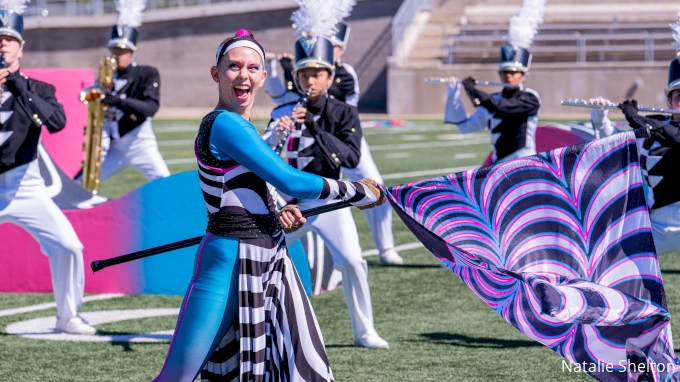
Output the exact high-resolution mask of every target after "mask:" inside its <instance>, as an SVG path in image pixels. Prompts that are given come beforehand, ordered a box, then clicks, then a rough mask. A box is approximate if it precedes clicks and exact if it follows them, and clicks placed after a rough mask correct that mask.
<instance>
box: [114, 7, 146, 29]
mask: <svg viewBox="0 0 680 382" xmlns="http://www.w3.org/2000/svg"><path fill="white" fill-rule="evenodd" d="M146 1H147V0H117V1H116V10H117V11H118V21H117V22H116V25H127V26H129V27H132V28H137V27H138V26H140V25H142V16H143V15H144V14H143V13H144V8H146Z"/></svg>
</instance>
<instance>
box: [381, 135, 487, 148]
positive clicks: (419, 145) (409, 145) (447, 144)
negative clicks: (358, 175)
mask: <svg viewBox="0 0 680 382" xmlns="http://www.w3.org/2000/svg"><path fill="white" fill-rule="evenodd" d="M489 143H490V142H489V138H474V139H470V140H469V141H444V142H442V141H433V142H419V143H396V144H391V145H375V146H371V151H385V150H412V149H429V148H431V147H458V146H474V145H482V144H487V145H488V144H489Z"/></svg>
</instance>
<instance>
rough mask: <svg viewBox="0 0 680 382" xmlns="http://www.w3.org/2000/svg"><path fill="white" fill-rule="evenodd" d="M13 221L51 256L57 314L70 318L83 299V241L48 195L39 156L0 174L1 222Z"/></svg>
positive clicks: (43, 251)
mask: <svg viewBox="0 0 680 382" xmlns="http://www.w3.org/2000/svg"><path fill="white" fill-rule="evenodd" d="M2 223H14V224H16V225H18V226H20V227H22V228H23V229H25V230H26V231H28V232H29V233H30V234H31V236H33V238H34V239H35V240H37V241H38V243H39V244H40V249H41V251H42V253H44V254H45V255H47V257H49V259H50V271H51V273H52V287H53V289H54V299H55V301H56V303H57V318H70V317H74V316H75V315H76V310H77V309H78V307H80V305H82V303H83V290H84V288H85V273H84V270H83V245H82V244H81V243H80V240H78V236H77V235H76V232H75V231H74V230H73V227H72V226H71V223H70V222H69V221H68V219H67V218H66V216H64V213H63V212H61V210H60V209H59V207H57V205H56V204H54V202H53V201H52V199H51V198H50V197H49V196H48V195H47V192H46V190H45V181H44V180H43V178H42V177H41V176H40V167H39V166H38V160H37V159H36V160H34V161H32V162H30V163H28V164H25V165H23V166H19V167H17V168H14V169H12V170H9V171H7V172H5V173H2V174H0V224H2Z"/></svg>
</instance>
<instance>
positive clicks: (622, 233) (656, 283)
mask: <svg viewBox="0 0 680 382" xmlns="http://www.w3.org/2000/svg"><path fill="white" fill-rule="evenodd" d="M385 192H386V195H387V197H388V200H389V201H390V203H391V204H392V206H393V207H394V209H395V210H396V212H397V214H398V215H399V216H400V217H401V219H402V220H403V221H404V223H405V224H406V225H407V226H408V227H409V229H410V230H411V231H412V232H413V233H414V234H415V236H416V237H417V238H418V239H419V240H420V241H421V242H423V244H424V245H425V247H426V248H428V249H429V250H430V251H431V252H432V253H433V254H434V255H435V256H436V257H437V258H438V259H439V260H440V261H442V262H443V263H444V264H446V265H447V266H448V267H449V268H450V269H451V270H452V271H453V272H454V273H455V274H456V275H458V277H460V278H461V280H463V282H465V283H466V284H467V286H468V287H469V288H470V289H471V290H472V291H473V292H474V293H475V294H477V296H479V298H481V299H482V300H483V301H484V302H486V304H487V305H489V306H490V307H491V308H492V309H493V310H494V311H496V313H498V314H499V315H501V316H502V317H503V318H504V319H505V320H506V321H507V322H508V323H510V324H511V325H513V326H514V327H515V328H517V329H518V330H519V331H521V332H522V333H523V334H525V335H527V336H528V337H530V338H532V339H534V340H536V341H538V342H540V343H542V344H543V345H545V346H547V347H549V348H551V349H552V350H554V351H555V352H557V353H558V354H559V355H561V356H562V357H564V358H566V359H567V360H569V361H571V362H572V363H573V364H574V365H578V367H579V370H580V371H583V372H586V373H588V374H589V375H590V376H592V377H594V378H595V379H598V380H602V381H627V380H628V381H638V380H650V381H651V380H656V381H666V380H680V360H679V359H678V358H676V356H675V353H674V350H673V346H672V336H671V330H670V314H669V313H668V309H667V306H666V297H665V293H664V289H663V281H662V278H661V271H660V269H659V264H658V261H657V257H656V253H655V249H654V244H653V240H652V234H651V228H650V220H649V213H648V210H647V206H646V202H645V199H644V191H643V183H642V174H641V172H640V164H639V160H638V154H637V147H636V142H635V136H634V134H633V133H632V132H630V133H624V134H617V135H614V136H612V137H610V138H607V139H600V140H596V141H592V142H588V143H585V144H582V145H579V146H572V147H565V148H560V149H557V150H553V151H549V152H546V153H542V154H538V155H534V156H531V157H526V158H521V159H517V160H513V161H507V162H501V163H498V164H496V165H493V166H487V167H482V168H478V169H474V170H469V171H466V172H462V173H456V174H451V175H447V176H442V177H438V178H432V179H428V180H421V181H417V182H413V183H409V184H405V185H400V186H395V187H390V188H387V189H385ZM644 378H647V379H644Z"/></svg>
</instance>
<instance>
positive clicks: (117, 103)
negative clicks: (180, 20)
mask: <svg viewBox="0 0 680 382" xmlns="http://www.w3.org/2000/svg"><path fill="white" fill-rule="evenodd" d="M136 42H137V28H132V27H129V26H120V25H116V26H114V27H113V28H111V38H110V39H109V42H108V44H107V47H108V48H109V49H110V50H111V52H112V53H113V54H114V55H115V56H116V57H117V58H118V60H119V61H118V69H117V70H116V73H115V79H114V88H113V90H112V91H111V92H110V93H108V94H107V95H106V97H105V98H104V100H103V101H102V102H103V103H104V104H106V105H107V106H108V109H107V112H106V122H105V125H104V134H103V139H102V151H103V152H102V155H103V159H102V160H103V163H102V170H101V180H102V181H104V180H106V179H108V178H110V177H111V176H113V175H114V174H116V173H117V172H118V171H120V170H122V169H123V168H125V167H127V166H132V167H134V168H136V169H137V170H139V171H140V172H141V173H142V174H144V176H146V178H147V179H149V180H155V179H158V178H164V177H167V176H170V170H168V166H167V165H166V164H165V161H164V160H163V157H162V156H161V153H160V152H159V151H158V143H157V142H156V136H155V135H154V133H153V130H152V126H151V121H152V118H153V116H154V114H156V112H157V111H158V108H159V105H160V98H161V97H160V89H161V79H160V76H159V74H158V70H157V69H156V68H154V67H152V66H146V65H137V63H136V62H134V61H132V59H133V58H134V53H135V52H136V50H137V46H136ZM123 65H126V66H123Z"/></svg>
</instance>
